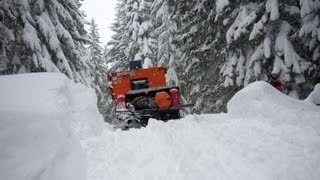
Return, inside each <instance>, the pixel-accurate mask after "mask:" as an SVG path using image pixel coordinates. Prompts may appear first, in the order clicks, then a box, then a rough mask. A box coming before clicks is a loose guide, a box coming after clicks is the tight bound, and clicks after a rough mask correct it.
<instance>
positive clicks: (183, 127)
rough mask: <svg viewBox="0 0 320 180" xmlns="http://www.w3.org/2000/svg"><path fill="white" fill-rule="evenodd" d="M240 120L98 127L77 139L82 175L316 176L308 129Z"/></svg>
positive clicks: (319, 157) (316, 157)
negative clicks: (96, 133)
mask: <svg viewBox="0 0 320 180" xmlns="http://www.w3.org/2000/svg"><path fill="white" fill-rule="evenodd" d="M243 120H244V119H228V118H227V117H226V116H224V115H200V116H189V117H187V118H185V119H182V120H180V121H172V122H168V123H163V122H159V121H155V120H153V121H151V122H150V124H149V126H148V127H147V128H144V129H140V130H130V131H126V132H123V131H117V132H112V131H104V133H103V135H102V136H101V137H99V138H94V139H90V140H87V141H86V142H83V147H84V149H85V151H86V152H87V156H88V157H87V158H88V159H87V160H88V162H89V164H88V168H89V169H88V179H90V180H98V179H132V178H133V179H318V177H320V169H319V167H318V164H319V161H320V154H319V152H317V151H316V149H318V148H320V146H319V145H320V141H319V138H318V139H315V137H319V134H316V132H315V131H314V130H312V129H309V130H308V131H305V129H304V128H303V127H296V126H292V127H290V126H279V127H273V126H271V125H270V124H268V123H267V122H266V123H263V122H257V121H256V120H255V119H245V121H246V122H245V123H243V122H240V121H243ZM266 121H267V120H266ZM299 137H300V138H301V139H297V138H299ZM306 139H310V141H305V140H306ZM315 170H316V171H315Z"/></svg>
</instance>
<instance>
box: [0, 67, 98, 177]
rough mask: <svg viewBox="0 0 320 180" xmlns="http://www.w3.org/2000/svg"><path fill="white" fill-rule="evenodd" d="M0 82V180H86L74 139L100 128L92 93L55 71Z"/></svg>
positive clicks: (82, 159) (77, 141) (96, 131)
mask: <svg viewBox="0 0 320 180" xmlns="http://www.w3.org/2000/svg"><path fill="white" fill-rule="evenodd" d="M0 84H1V89H0V117H1V118H0V147H1V148H0V162H1V163H0V174H1V179H12V180H19V179H26V180H27V179H33V180H40V179H41V180H42V179H46V180H51V179H52V180H57V179H79V180H81V179H83V180H84V179H86V178H85V176H86V162H85V154H84V152H83V151H82V149H81V146H80V141H79V139H81V138H82V137H90V136H95V135H98V133H99V129H101V127H102V126H101V124H99V122H98V120H99V118H100V120H101V121H102V119H101V117H100V116H97V115H99V114H98V110H97V108H96V101H95V99H94V98H95V94H94V91H93V90H90V91H89V90H88V89H87V88H86V87H84V86H82V85H79V84H74V83H73V82H72V81H71V80H69V79H68V78H67V77H66V76H64V75H62V74H56V73H37V74H23V75H22V74H21V75H11V76H1V77H0ZM84 102H85V103H84ZM95 115H96V116H95ZM80 120H81V121H80ZM88 120H90V121H91V122H90V123H89V122H88Z"/></svg>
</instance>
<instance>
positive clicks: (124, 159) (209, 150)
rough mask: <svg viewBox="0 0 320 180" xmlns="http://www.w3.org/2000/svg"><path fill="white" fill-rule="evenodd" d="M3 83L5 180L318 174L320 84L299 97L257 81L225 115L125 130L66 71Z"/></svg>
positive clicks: (0, 151) (1, 166) (311, 178)
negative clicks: (106, 122) (106, 121)
mask: <svg viewBox="0 0 320 180" xmlns="http://www.w3.org/2000/svg"><path fill="white" fill-rule="evenodd" d="M0 84H1V85H2V88H1V89H0V114H1V119H0V121H1V123H0V129H1V131H0V139H1V141H0V147H1V148H0V161H1V163H0V174H1V176H2V178H3V179H36V180H38V179H88V180H101V179H178V180H179V179H183V180H185V179H220V180H223V179H228V180H230V179H261V180H264V179H283V180H298V179H308V180H317V179H318V178H319V177H320V167H319V162H320V151H319V148H320V137H319V136H320V107H319V106H316V105H314V104H313V103H310V101H313V100H315V99H318V100H319V85H317V86H316V88H315V91H314V92H313V93H312V94H311V95H310V96H309V97H308V99H307V100H305V101H301V100H297V99H293V98H291V97H289V96H286V95H284V94H282V93H280V92H279V91H277V90H276V89H274V88H273V87H272V86H271V85H269V84H268V83H266V82H255V83H252V84H249V85H248V86H247V87H245V88H244V89H243V90H241V91H239V92H238V93H237V94H236V95H235V96H234V97H233V98H232V99H231V100H230V101H229V103H228V106H227V108H228V113H221V114H202V115H196V114H193V115H192V114H190V115H187V116H186V117H184V118H182V119H180V120H176V121H168V122H166V123H165V122H162V121H157V120H154V119H151V120H150V121H149V125H148V126H147V127H146V128H141V129H131V130H129V131H121V130H113V129H111V128H110V127H109V126H107V125H104V124H102V123H101V122H102V119H101V116H100V115H99V113H98V111H97V108H96V97H95V95H94V91H93V90H92V89H88V88H86V87H84V86H82V85H79V84H75V83H73V82H72V81H70V80H68V79H67V78H66V77H65V76H64V75H60V74H54V73H41V74H40V73H38V74H24V75H15V76H2V77H0ZM26 85H28V86H26ZM80 145H81V146H80Z"/></svg>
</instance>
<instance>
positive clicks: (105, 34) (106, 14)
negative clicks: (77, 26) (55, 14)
mask: <svg viewBox="0 0 320 180" xmlns="http://www.w3.org/2000/svg"><path fill="white" fill-rule="evenodd" d="M116 2H117V0H85V1H83V2H82V7H81V9H82V10H84V11H85V12H86V14H87V18H86V19H87V20H89V21H91V19H92V18H93V19H94V20H95V22H96V24H98V28H99V30H100V31H99V33H100V36H101V39H100V41H101V42H102V44H103V45H105V44H107V42H108V41H110V39H111V35H112V33H113V32H112V31H111V30H110V25H111V23H112V22H113V19H114V15H115V6H116Z"/></svg>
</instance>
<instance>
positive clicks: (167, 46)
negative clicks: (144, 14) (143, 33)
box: [151, 0, 179, 85]
mask: <svg viewBox="0 0 320 180" xmlns="http://www.w3.org/2000/svg"><path fill="white" fill-rule="evenodd" d="M175 10H176V7H175V4H174V1H172V0H158V1H154V2H153V4H152V6H151V16H152V19H153V20H154V22H153V24H154V27H155V30H154V34H155V36H156V37H157V42H158V45H157V52H156V54H157V58H156V61H157V65H158V66H166V68H167V69H168V70H167V82H168V84H169V85H179V81H178V76H177V72H176V68H177V63H178V62H177V61H178V58H177V52H176V49H177V48H176V46H175V44H174V43H173V41H174V39H175V35H176V32H177V25H176V22H175V21H174V19H173V18H174V17H173V15H174V13H175Z"/></svg>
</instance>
